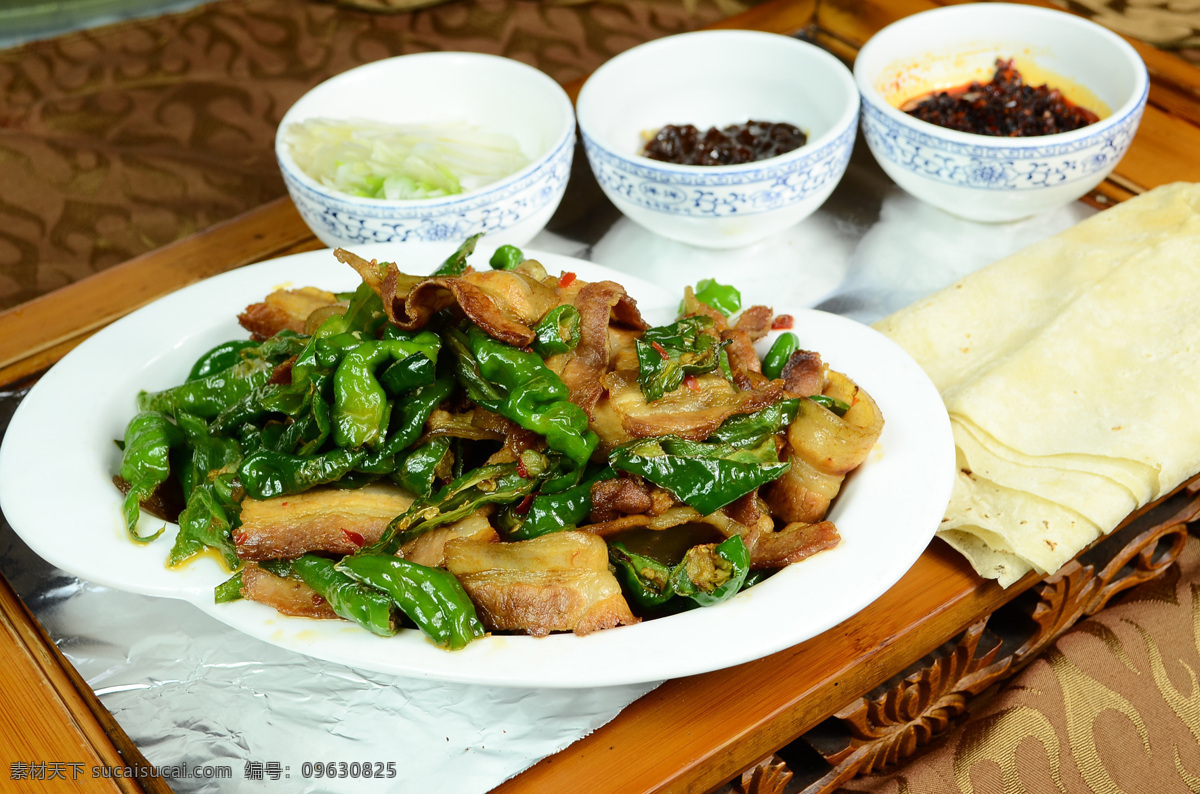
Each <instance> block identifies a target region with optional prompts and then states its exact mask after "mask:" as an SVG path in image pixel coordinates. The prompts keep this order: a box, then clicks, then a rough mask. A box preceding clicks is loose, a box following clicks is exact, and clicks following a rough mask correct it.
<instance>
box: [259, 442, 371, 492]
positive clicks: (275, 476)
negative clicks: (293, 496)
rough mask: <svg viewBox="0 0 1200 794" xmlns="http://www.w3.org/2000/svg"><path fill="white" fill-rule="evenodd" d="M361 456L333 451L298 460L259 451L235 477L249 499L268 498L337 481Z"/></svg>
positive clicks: (343, 450)
mask: <svg viewBox="0 0 1200 794" xmlns="http://www.w3.org/2000/svg"><path fill="white" fill-rule="evenodd" d="M364 455H365V453H363V452H361V451H360V452H351V451H350V450H345V449H334V450H331V451H329V452H326V453H325V454H323V455H313V456H311V457H300V456H298V455H287V454H284V453H282V452H275V451H273V450H269V449H258V450H255V451H254V452H251V453H250V454H249V455H247V456H246V457H245V459H244V460H242V464H241V466H240V468H239V469H238V476H239V477H240V478H241V481H242V486H243V487H244V488H245V489H246V494H247V495H248V496H250V497H252V498H254V499H269V498H271V497H272V496H280V495H282V494H290V493H300V492H301V491H307V490H308V489H309V488H312V487H314V486H317V485H321V484H323V483H327V482H333V481H334V480H337V479H340V478H341V477H343V476H345V475H346V474H347V473H349V472H350V470H351V469H353V468H354V467H355V466H356V465H358V463H359V461H361V460H362V459H363V457H364Z"/></svg>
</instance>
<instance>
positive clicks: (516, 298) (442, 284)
mask: <svg viewBox="0 0 1200 794" xmlns="http://www.w3.org/2000/svg"><path fill="white" fill-rule="evenodd" d="M334 255H335V256H336V257H337V258H338V260H339V261H341V262H344V263H346V264H348V265H350V266H351V267H353V268H354V269H355V270H357V271H358V272H359V274H360V275H362V276H363V280H364V281H365V282H366V283H367V284H368V285H370V286H371V288H372V289H375V290H376V291H377V292H378V293H379V297H380V298H382V299H383V308H384V310H385V311H386V312H387V315H388V319H390V320H391V321H392V322H393V323H394V324H396V325H397V326H399V327H400V328H403V329H404V330H406V331H415V330H418V329H421V328H424V327H425V324H426V323H427V322H429V318H430V317H432V316H433V315H435V314H437V313H438V312H439V311H441V310H442V309H444V308H446V307H447V306H453V305H455V304H458V306H459V308H461V309H462V311H463V313H464V314H466V315H467V317H469V318H470V320H471V322H473V323H475V324H476V325H478V326H479V327H480V328H482V329H483V330H484V332H486V333H487V334H488V335H489V336H491V337H493V338H495V339H499V340H500V341H501V342H507V343H508V344H510V345H516V346H517V347H526V346H527V345H529V343H530V342H532V341H533V337H534V333H533V326H535V325H536V324H537V322H538V321H539V320H540V319H542V317H543V316H544V315H545V314H546V312H548V311H550V309H552V308H553V307H554V306H556V305H558V298H557V296H556V294H555V290H554V288H553V287H549V286H547V285H546V284H544V283H542V282H541V281H539V280H538V279H537V278H534V277H533V276H530V275H527V273H526V272H521V271H519V270H486V271H475V270H471V269H470V268H468V269H467V271H466V272H465V273H463V274H462V275H460V276H437V277H428V278H420V279H416V280H414V277H412V276H408V275H406V274H404V273H401V272H400V271H399V269H398V268H397V267H396V265H395V264H394V263H388V264H386V265H385V266H384V268H385V270H384V273H383V276H382V278H380V275H379V271H380V266H379V265H378V264H377V263H375V262H367V261H366V260H364V259H362V257H359V256H356V255H354V254H352V253H350V252H349V251H345V250H344V249H341V248H339V249H337V250H336V251H335V252H334Z"/></svg>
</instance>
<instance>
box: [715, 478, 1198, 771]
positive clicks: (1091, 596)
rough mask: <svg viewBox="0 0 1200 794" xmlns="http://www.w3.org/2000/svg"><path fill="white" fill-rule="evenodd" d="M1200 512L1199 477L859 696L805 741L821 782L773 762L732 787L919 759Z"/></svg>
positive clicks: (1138, 574)
mask: <svg viewBox="0 0 1200 794" xmlns="http://www.w3.org/2000/svg"><path fill="white" fill-rule="evenodd" d="M1164 515H1165V516H1166V517H1165V518H1164V517H1163V516H1164ZM1198 516H1200V477H1197V478H1193V480H1192V481H1190V482H1189V483H1188V485H1187V486H1185V487H1184V488H1183V489H1181V490H1180V491H1179V492H1178V493H1177V494H1176V495H1175V496H1173V497H1171V499H1169V500H1167V501H1166V502H1164V503H1163V504H1162V505H1161V506H1159V507H1158V508H1156V509H1155V510H1154V511H1151V512H1148V513H1147V514H1146V515H1144V516H1142V517H1141V518H1140V519H1138V520H1136V521H1134V522H1132V523H1131V524H1130V525H1129V526H1128V527H1126V528H1125V529H1123V530H1121V531H1119V532H1117V533H1114V537H1109V538H1106V539H1105V540H1104V541H1102V542H1101V543H1100V544H1098V545H1097V546H1095V547H1093V549H1092V550H1089V551H1085V552H1084V553H1083V554H1082V555H1080V557H1078V558H1076V559H1075V560H1073V561H1071V562H1070V563H1068V564H1067V565H1065V566H1063V568H1062V569H1060V570H1059V571H1058V572H1057V573H1055V574H1054V575H1053V576H1050V577H1048V578H1047V579H1046V580H1045V581H1043V582H1041V583H1039V584H1037V585H1035V586H1034V587H1033V588H1032V589H1031V590H1030V591H1029V592H1028V593H1026V594H1023V595H1022V596H1020V597H1018V598H1017V599H1016V600H1014V601H1013V602H1011V603H1010V604H1008V605H1006V606H1005V607H1002V608H1001V609H1000V610H997V612H995V613H993V614H992V615H989V616H987V617H985V618H983V619H981V620H979V621H977V622H976V623H974V624H972V625H970V626H968V627H967V629H966V630H965V631H964V632H963V633H962V634H961V635H959V636H958V637H957V638H956V639H954V640H953V641H952V644H947V645H945V646H943V647H942V648H941V649H939V650H937V651H935V652H934V653H933V654H931V655H930V656H929V657H926V659H924V660H922V663H921V664H920V665H919V669H916V670H915V671H912V672H909V673H908V674H906V675H903V677H902V678H900V680H898V681H897V680H893V681H892V682H890V683H889V684H888V685H886V686H885V688H883V691H882V692H878V691H877V692H874V693H868V694H867V695H864V696H862V697H860V698H857V699H856V700H854V701H853V702H851V703H850V704H848V705H847V706H846V707H845V708H843V709H842V710H841V711H839V712H837V713H835V714H834V715H833V717H831V718H830V721H829V722H828V723H827V724H826V725H825V726H822V727H823V729H822V728H819V729H817V730H814V731H812V732H810V733H809V734H806V735H805V736H804V737H801V738H802V740H803V741H805V742H806V743H808V744H810V745H812V746H813V748H814V749H816V750H817V752H818V753H820V755H821V756H822V757H823V758H824V759H825V761H826V762H827V764H828V771H827V772H825V774H823V775H821V776H820V777H819V778H817V779H816V780H815V781H814V782H812V783H810V784H809V785H807V786H805V787H803V788H798V787H796V786H788V782H789V781H790V780H791V779H792V772H791V771H790V770H788V768H787V765H786V763H785V762H784V761H782V760H781V759H780V757H779V756H771V757H768V758H765V759H763V760H762V761H760V762H758V763H757V764H755V765H754V766H753V767H751V768H750V769H748V770H746V772H744V773H743V774H742V776H741V778H740V779H739V780H738V781H735V782H734V783H733V784H732V786H731V788H732V789H733V790H734V791H738V792H742V794H783V792H785V791H789V792H792V791H802V792H803V794H831V792H834V791H835V790H836V789H837V788H838V787H839V786H841V785H842V784H844V783H846V782H847V781H849V780H851V779H853V778H854V777H857V776H858V775H864V774H872V773H877V772H881V771H884V770H888V769H890V768H894V767H895V766H896V765H897V764H899V763H901V762H903V761H905V760H907V759H910V758H912V757H913V756H915V755H916V754H918V753H919V752H920V751H921V750H922V749H924V748H926V747H928V746H929V745H930V744H931V743H932V742H933V741H934V740H935V739H937V738H938V737H939V736H942V735H943V734H945V733H946V732H947V731H949V730H951V729H952V728H953V727H954V726H955V725H957V724H958V723H959V722H960V721H961V720H962V719H963V718H964V717H965V716H966V715H967V714H968V712H969V710H970V708H971V704H972V701H973V699H974V698H977V697H979V696H980V695H984V694H985V693H989V692H990V691H994V690H995V689H996V688H998V687H999V685H1000V684H1001V683H1003V682H1004V681H1006V680H1007V679H1009V678H1011V677H1012V676H1014V675H1015V674H1016V673H1017V672H1018V671H1020V670H1021V669H1022V668H1023V667H1024V666H1025V665H1027V664H1029V663H1030V662H1031V661H1033V659H1035V658H1036V657H1037V656H1038V654H1039V653H1040V652H1042V651H1043V650H1045V649H1046V648H1047V647H1048V646H1049V645H1050V644H1051V643H1053V642H1054V641H1055V640H1056V639H1058V637H1060V636H1061V635H1062V634H1063V633H1065V632H1066V631H1067V630H1068V629H1069V628H1070V627H1071V626H1073V625H1074V624H1075V623H1076V622H1077V621H1078V620H1080V619H1081V618H1083V617H1086V616H1088V615H1093V614H1095V613H1097V612H1099V611H1100V610H1101V609H1103V608H1104V607H1105V606H1106V605H1107V604H1108V603H1109V602H1110V601H1111V600H1112V598H1113V597H1114V596H1116V595H1117V594H1119V593H1121V592H1123V591H1125V590H1128V589H1130V588H1132V587H1135V586H1137V585H1139V584H1142V583H1144V582H1148V581H1150V580H1152V579H1155V578H1156V577H1159V576H1161V575H1162V574H1164V573H1165V572H1166V571H1167V570H1168V569H1170V567H1171V566H1172V565H1173V564H1174V562H1175V560H1176V559H1177V558H1178V556H1179V554H1180V552H1181V551H1182V550H1183V547H1184V544H1185V543H1186V542H1187V533H1188V524H1189V523H1191V522H1193V521H1196V520H1197V517H1198ZM1106 547H1110V548H1106ZM1012 611H1020V612H1021V614H1022V616H1024V618H1025V620H1024V621H1023V623H1024V625H1023V628H1022V629H1021V630H1014V626H1021V624H1022V621H1021V620H1015V621H1014V620H1013V619H1012V615H1011V614H1007V615H1006V612H1012ZM831 727H832V728H835V729H836V731H834V733H841V734H843V735H842V736H841V738H840V740H831V738H830V733H831V731H830V728H831ZM811 778H812V776H811V775H810V776H809V779H811Z"/></svg>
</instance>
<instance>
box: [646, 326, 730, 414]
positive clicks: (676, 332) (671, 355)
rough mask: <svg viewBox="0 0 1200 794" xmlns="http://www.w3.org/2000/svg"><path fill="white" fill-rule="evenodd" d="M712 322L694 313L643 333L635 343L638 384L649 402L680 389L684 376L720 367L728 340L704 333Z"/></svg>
mask: <svg viewBox="0 0 1200 794" xmlns="http://www.w3.org/2000/svg"><path fill="white" fill-rule="evenodd" d="M712 324H713V321H712V318H711V317H705V316H704V315H694V316H692V317H684V318H683V319H682V320H679V321H678V322H675V323H672V324H671V325H664V326H659V327H657V328H651V329H649V330H648V331H646V332H645V333H643V334H642V337H641V339H638V340H637V342H636V343H635V345H636V347H637V357H638V384H639V385H641V387H642V394H643V395H645V397H646V402H654V401H655V400H658V399H661V398H662V396H663V395H664V394H666V393H667V392H672V391H675V390H676V389H678V388H679V385H680V384H681V383H683V378H684V376H685V375H689V374H690V375H700V374H703V373H705V372H712V371H713V370H714V369H716V368H717V366H718V365H719V363H720V359H719V354H720V351H721V349H722V348H723V347H724V346H725V343H724V342H720V341H718V340H717V338H716V337H715V336H713V335H712V334H708V333H705V330H706V329H708V328H711V327H712Z"/></svg>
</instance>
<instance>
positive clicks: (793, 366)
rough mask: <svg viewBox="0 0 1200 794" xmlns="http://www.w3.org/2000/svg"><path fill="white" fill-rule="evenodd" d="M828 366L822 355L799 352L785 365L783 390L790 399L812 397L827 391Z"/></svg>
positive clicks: (808, 351) (781, 375) (811, 352)
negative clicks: (822, 359)
mask: <svg viewBox="0 0 1200 794" xmlns="http://www.w3.org/2000/svg"><path fill="white" fill-rule="evenodd" d="M826 369H827V368H826V366H825V364H824V363H822V361H821V354H820V353H814V352H813V351H811V350H797V351H796V352H795V353H792V356H791V358H789V359H788V360H787V363H786V364H784V365H783V372H782V373H780V377H782V378H783V390H784V391H785V392H786V393H787V396H788V397H812V396H814V395H817V394H821V393H823V392H824V391H825V371H826Z"/></svg>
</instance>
